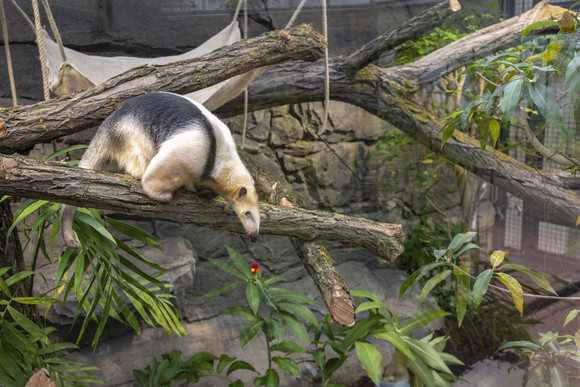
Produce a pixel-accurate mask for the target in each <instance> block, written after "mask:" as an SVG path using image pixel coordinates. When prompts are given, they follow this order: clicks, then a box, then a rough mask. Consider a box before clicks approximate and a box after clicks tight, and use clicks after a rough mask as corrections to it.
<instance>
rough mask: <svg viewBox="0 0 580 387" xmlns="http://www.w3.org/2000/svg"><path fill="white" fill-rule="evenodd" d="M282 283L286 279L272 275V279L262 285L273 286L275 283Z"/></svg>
mask: <svg viewBox="0 0 580 387" xmlns="http://www.w3.org/2000/svg"><path fill="white" fill-rule="evenodd" d="M284 281H286V278H284V277H282V276H279V275H273V276H272V277H270V278H268V279H267V280H265V281H264V283H265V284H266V285H272V284H275V283H276V282H284Z"/></svg>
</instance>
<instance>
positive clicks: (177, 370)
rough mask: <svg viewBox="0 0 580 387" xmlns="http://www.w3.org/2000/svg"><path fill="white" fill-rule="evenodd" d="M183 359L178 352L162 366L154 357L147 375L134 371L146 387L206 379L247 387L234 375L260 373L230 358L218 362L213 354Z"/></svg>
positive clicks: (224, 356)
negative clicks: (232, 377)
mask: <svg viewBox="0 0 580 387" xmlns="http://www.w3.org/2000/svg"><path fill="white" fill-rule="evenodd" d="M181 357H182V353H181V351H177V350H175V351H171V352H169V353H168V354H163V355H162V356H161V362H160V361H158V360H157V358H156V357H153V359H152V360H151V364H150V365H148V366H147V368H146V371H147V373H145V372H143V371H141V370H133V375H134V376H135V380H136V381H137V384H138V385H139V386H142V387H157V386H160V387H165V386H169V385H170V384H171V382H172V381H174V380H185V381H186V382H187V383H197V382H198V381H199V380H200V378H202V377H216V378H221V379H224V380H225V381H227V382H228V386H230V387H240V386H241V387H243V385H244V384H243V382H242V381H241V380H239V379H237V380H232V379H231V378H230V375H231V374H232V373H234V372H235V371H238V370H249V371H253V372H256V370H255V369H254V367H253V366H252V365H251V364H249V363H247V362H245V361H242V360H236V358H234V357H230V356H228V355H221V356H220V357H219V358H218V357H217V356H215V355H213V354H211V353H209V352H198V353H196V354H194V355H193V356H191V357H190V358H189V359H187V360H186V361H183V360H182V359H181Z"/></svg>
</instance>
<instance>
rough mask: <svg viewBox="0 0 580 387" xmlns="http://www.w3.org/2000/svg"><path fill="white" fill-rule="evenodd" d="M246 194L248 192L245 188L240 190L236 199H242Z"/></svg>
mask: <svg viewBox="0 0 580 387" xmlns="http://www.w3.org/2000/svg"><path fill="white" fill-rule="evenodd" d="M247 193H248V190H247V189H246V187H242V188H240V191H239V192H238V199H241V198H243V197H244V196H246V194H247Z"/></svg>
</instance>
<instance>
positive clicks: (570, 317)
mask: <svg viewBox="0 0 580 387" xmlns="http://www.w3.org/2000/svg"><path fill="white" fill-rule="evenodd" d="M578 313H580V309H573V310H571V311H570V312H569V313H568V316H566V321H564V325H567V324H568V323H569V322H570V321H572V320H574V319H575V318H576V316H577V315H578Z"/></svg>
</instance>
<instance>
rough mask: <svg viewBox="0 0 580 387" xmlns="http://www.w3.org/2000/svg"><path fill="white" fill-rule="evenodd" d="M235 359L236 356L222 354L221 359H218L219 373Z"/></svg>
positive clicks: (217, 369) (217, 368)
mask: <svg viewBox="0 0 580 387" xmlns="http://www.w3.org/2000/svg"><path fill="white" fill-rule="evenodd" d="M234 360H236V358H235V357H231V356H228V355H226V354H223V355H221V356H220V359H219V361H218V365H217V367H216V371H217V373H218V374H221V373H222V371H223V370H225V369H226V367H227V366H228V364H230V363H231V362H233V361H234Z"/></svg>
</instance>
